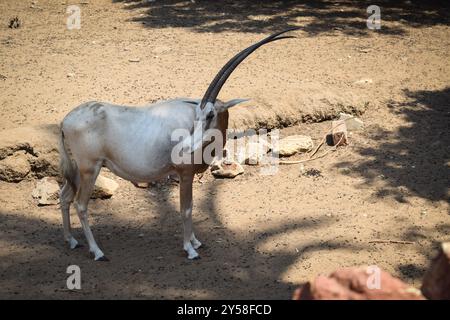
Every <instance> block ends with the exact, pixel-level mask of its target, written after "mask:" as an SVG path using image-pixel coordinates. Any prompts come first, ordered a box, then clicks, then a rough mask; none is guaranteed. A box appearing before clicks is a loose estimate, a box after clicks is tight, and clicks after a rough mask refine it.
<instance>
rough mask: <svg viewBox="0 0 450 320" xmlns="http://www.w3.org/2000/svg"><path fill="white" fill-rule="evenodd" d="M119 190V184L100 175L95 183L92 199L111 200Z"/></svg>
mask: <svg viewBox="0 0 450 320" xmlns="http://www.w3.org/2000/svg"><path fill="white" fill-rule="evenodd" d="M117 188H119V184H118V183H117V182H115V181H114V180H112V179H110V178H107V177H105V176H103V175H101V174H100V175H99V176H98V177H97V180H96V181H95V186H94V191H93V192H92V195H91V199H97V198H99V199H108V198H111V197H112V196H113V195H114V192H115V191H116V190H117Z"/></svg>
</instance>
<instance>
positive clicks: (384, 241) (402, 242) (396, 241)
mask: <svg viewBox="0 0 450 320" xmlns="http://www.w3.org/2000/svg"><path fill="white" fill-rule="evenodd" d="M369 243H398V244H415V242H413V241H402V240H382V239H377V240H370V241H369Z"/></svg>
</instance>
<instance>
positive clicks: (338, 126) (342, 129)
mask: <svg viewBox="0 0 450 320" xmlns="http://www.w3.org/2000/svg"><path fill="white" fill-rule="evenodd" d="M331 137H332V139H333V145H334V146H336V147H338V146H345V145H346V144H348V137H347V126H346V125H345V121H344V120H336V121H331Z"/></svg>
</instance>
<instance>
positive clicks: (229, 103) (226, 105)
mask: <svg viewBox="0 0 450 320" xmlns="http://www.w3.org/2000/svg"><path fill="white" fill-rule="evenodd" d="M249 100H250V99H233V100H230V101H227V102H225V103H224V104H223V109H224V110H226V109H228V108H231V107H234V106H235V105H237V104H239V103H243V102H247V101H249Z"/></svg>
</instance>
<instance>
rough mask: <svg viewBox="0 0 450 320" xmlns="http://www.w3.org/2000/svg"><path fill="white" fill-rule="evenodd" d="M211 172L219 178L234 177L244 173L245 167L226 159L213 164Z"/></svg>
mask: <svg viewBox="0 0 450 320" xmlns="http://www.w3.org/2000/svg"><path fill="white" fill-rule="evenodd" d="M211 173H212V174H213V175H214V176H215V177H218V178H234V177H236V176H237V175H240V174H242V173H244V168H242V166H241V165H240V164H239V163H237V162H235V161H230V160H225V159H224V160H222V161H217V162H216V163H214V165H212V166H211Z"/></svg>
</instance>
